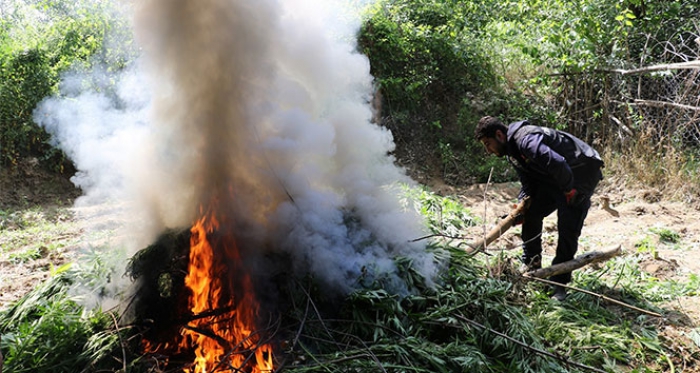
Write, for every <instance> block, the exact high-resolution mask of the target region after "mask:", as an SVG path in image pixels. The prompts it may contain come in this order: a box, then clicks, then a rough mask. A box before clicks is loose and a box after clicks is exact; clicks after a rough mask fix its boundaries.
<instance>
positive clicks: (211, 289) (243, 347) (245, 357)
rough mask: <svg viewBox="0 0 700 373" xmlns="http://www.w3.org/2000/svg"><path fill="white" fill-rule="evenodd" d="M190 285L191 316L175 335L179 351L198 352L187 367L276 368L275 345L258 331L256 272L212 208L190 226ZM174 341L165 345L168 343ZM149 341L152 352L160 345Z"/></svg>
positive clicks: (252, 372)
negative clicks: (253, 274) (245, 262)
mask: <svg viewBox="0 0 700 373" xmlns="http://www.w3.org/2000/svg"><path fill="white" fill-rule="evenodd" d="M231 267H234V268H231ZM231 278H235V280H234V281H230V280H229V279H231ZM185 286H186V287H187V288H188V289H189V290H190V296H189V299H188V308H189V312H190V314H189V315H188V316H187V318H188V319H189V320H190V321H188V322H187V323H186V325H184V326H182V328H181V330H180V335H178V336H177V337H178V340H177V341H173V342H175V344H176V346H177V347H175V350H176V353H181V352H190V353H192V352H193V353H194V356H195V358H194V361H193V362H192V364H191V366H190V367H188V368H185V369H184V372H185V373H210V372H249V373H269V372H272V371H273V370H274V367H273V363H272V346H271V345H270V344H265V343H264V342H263V341H262V337H261V335H260V334H258V333H257V332H256V331H255V330H256V328H255V325H256V321H257V319H258V318H257V316H258V313H259V304H258V302H257V300H256V298H255V293H254V288H253V283H252V280H251V277H250V275H249V274H248V273H247V272H245V270H244V268H242V261H241V257H240V252H239V250H238V246H237V244H236V241H235V239H233V238H232V235H231V234H228V233H226V232H220V224H219V219H217V218H216V216H215V215H214V214H213V213H211V212H210V213H206V214H203V217H202V218H200V219H199V220H198V221H197V222H196V223H195V224H194V225H193V226H192V228H191V236H190V254H189V268H188V274H187V276H186V277H185ZM169 345H170V344H165V345H161V346H160V348H165V349H168V348H169ZM146 346H147V350H150V351H151V352H155V351H156V350H159V348H158V347H156V348H153V347H154V346H151V344H150V343H148V342H147V341H146Z"/></svg>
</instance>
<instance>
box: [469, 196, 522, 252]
mask: <svg viewBox="0 0 700 373" xmlns="http://www.w3.org/2000/svg"><path fill="white" fill-rule="evenodd" d="M529 205H530V200H529V199H528V198H523V200H522V201H520V203H518V205H517V206H515V208H514V209H513V210H511V212H510V213H509V214H508V216H506V217H505V218H503V219H501V221H500V222H498V224H497V225H496V226H495V227H494V228H493V229H491V231H490V232H489V233H488V234H487V235H486V236H484V238H482V239H479V240H477V241H476V242H473V243H470V244H469V248H467V249H466V250H467V253H468V254H472V253H474V254H476V253H477V252H479V251H481V250H484V249H485V248H486V246H488V245H489V244H490V243H491V242H493V241H495V240H496V239H498V237H501V236H502V235H503V233H505V232H506V231H507V230H508V229H510V228H511V227H512V226H513V225H514V223H515V219H516V218H517V217H518V215H522V214H524V213H525V210H527V207H528V206H529Z"/></svg>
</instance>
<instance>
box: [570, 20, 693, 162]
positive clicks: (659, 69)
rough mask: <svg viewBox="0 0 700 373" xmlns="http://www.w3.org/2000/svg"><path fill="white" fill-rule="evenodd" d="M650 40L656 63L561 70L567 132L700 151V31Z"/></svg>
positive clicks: (605, 141)
mask: <svg viewBox="0 0 700 373" xmlns="http://www.w3.org/2000/svg"><path fill="white" fill-rule="evenodd" d="M676 39H677V41H674V42H671V41H663V42H657V41H652V40H651V39H650V40H649V42H648V45H649V46H652V47H653V48H652V47H649V50H650V51H651V50H655V51H661V53H658V52H657V53H658V56H654V57H655V61H654V63H653V64H646V65H645V64H639V65H640V66H641V67H637V68H633V69H604V70H597V71H594V72H588V73H584V74H562V75H561V76H560V87H561V90H560V93H559V96H558V97H557V103H556V104H557V105H558V106H559V107H560V108H563V109H562V112H561V114H562V116H563V117H564V118H566V120H567V125H568V130H569V131H570V132H571V133H573V134H575V135H577V136H579V137H581V138H583V139H586V140H587V141H590V142H593V143H598V144H600V145H605V146H612V147H614V148H621V147H624V146H625V145H627V144H629V143H630V142H632V141H635V140H637V139H640V138H642V137H644V138H646V139H647V140H651V143H652V144H656V145H658V146H660V147H666V146H669V145H670V146H673V147H674V148H676V149H683V150H697V151H700V33H698V32H696V33H694V34H692V33H688V34H685V35H683V36H682V37H681V36H679V37H677V38H676Z"/></svg>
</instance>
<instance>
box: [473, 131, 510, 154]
mask: <svg viewBox="0 0 700 373" xmlns="http://www.w3.org/2000/svg"><path fill="white" fill-rule="evenodd" d="M479 141H481V143H482V144H484V148H486V151H487V152H489V153H490V154H495V155H497V156H499V157H503V156H504V155H506V135H505V134H504V133H503V132H501V131H500V130H499V131H496V135H495V137H482V138H481V139H479Z"/></svg>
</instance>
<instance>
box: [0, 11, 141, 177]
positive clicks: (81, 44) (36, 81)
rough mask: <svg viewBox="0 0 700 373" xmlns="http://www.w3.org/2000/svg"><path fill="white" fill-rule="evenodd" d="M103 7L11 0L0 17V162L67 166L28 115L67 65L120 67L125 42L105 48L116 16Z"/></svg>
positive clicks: (55, 87)
mask: <svg viewBox="0 0 700 373" xmlns="http://www.w3.org/2000/svg"><path fill="white" fill-rule="evenodd" d="M103 7H104V6H103V5H100V4H92V3H91V2H89V1H77V2H67V1H55V0H54V1H51V0H45V1H38V2H35V3H31V4H26V3H24V2H20V1H15V2H14V4H13V7H12V8H10V9H11V10H10V11H9V12H8V17H5V18H4V19H3V20H2V21H0V67H1V69H0V165H1V166H13V165H16V164H18V162H19V161H20V160H21V159H23V158H26V157H35V158H37V159H38V160H39V161H40V163H41V164H42V165H43V166H45V167H46V168H49V169H53V170H55V171H59V172H63V171H65V170H66V167H67V166H71V163H70V160H68V159H67V157H66V156H65V154H63V152H61V151H60V150H58V149H56V148H54V147H53V146H52V145H51V144H50V143H49V139H50V136H49V135H48V134H47V133H46V131H44V129H43V128H40V127H39V126H37V125H36V123H34V121H33V118H32V115H33V111H34V108H35V107H36V106H37V104H38V103H40V102H41V101H42V100H43V99H45V98H46V97H48V96H50V95H52V94H55V93H57V92H58V83H59V82H60V77H61V74H62V73H64V72H66V71H68V70H69V69H87V68H90V67H91V66H93V65H94V64H96V63H100V64H107V65H108V66H109V67H110V68H121V67H123V66H124V59H123V58H121V57H122V56H123V53H122V52H123V50H125V49H126V48H128V47H129V44H128V42H127V44H126V45H125V46H116V47H115V49H116V50H115V49H108V48H106V45H107V43H106V39H105V38H106V37H107V35H108V33H109V31H117V30H118V29H119V28H117V27H115V26H116V25H117V24H118V22H121V21H120V20H119V19H118V18H117V17H116V16H114V15H112V14H111V13H110V12H107V9H105V8H103ZM120 36H122V37H126V38H127V40H128V36H126V35H120Z"/></svg>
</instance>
